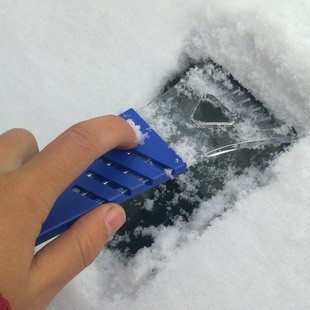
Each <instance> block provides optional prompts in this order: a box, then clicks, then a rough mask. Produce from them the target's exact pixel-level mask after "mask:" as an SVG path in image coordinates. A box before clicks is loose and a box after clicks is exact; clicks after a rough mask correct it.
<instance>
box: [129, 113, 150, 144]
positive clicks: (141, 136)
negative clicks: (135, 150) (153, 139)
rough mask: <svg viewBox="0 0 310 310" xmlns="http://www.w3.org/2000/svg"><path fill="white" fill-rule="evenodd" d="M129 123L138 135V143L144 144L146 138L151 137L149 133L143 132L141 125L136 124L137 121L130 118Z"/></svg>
mask: <svg viewBox="0 0 310 310" xmlns="http://www.w3.org/2000/svg"><path fill="white" fill-rule="evenodd" d="M127 123H128V124H129V125H130V126H131V128H132V129H133V130H134V132H135V134H136V137H137V143H138V144H144V140H145V139H147V138H148V137H149V135H148V133H147V132H145V133H143V132H142V131H141V126H140V125H136V124H135V122H134V121H133V120H132V119H128V120H127Z"/></svg>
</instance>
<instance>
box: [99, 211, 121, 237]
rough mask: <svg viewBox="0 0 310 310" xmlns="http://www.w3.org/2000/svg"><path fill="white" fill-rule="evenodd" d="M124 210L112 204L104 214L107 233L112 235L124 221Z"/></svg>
mask: <svg viewBox="0 0 310 310" xmlns="http://www.w3.org/2000/svg"><path fill="white" fill-rule="evenodd" d="M125 219H126V218H125V214H124V210H123V209H122V207H120V206H113V207H112V208H111V209H110V210H109V211H108V213H107V214H106V216H105V219H104V220H105V224H106V228H107V231H108V234H109V238H110V237H112V236H113V235H114V234H115V233H116V232H117V231H118V230H119V229H120V228H121V227H122V226H123V224H124V223H125Z"/></svg>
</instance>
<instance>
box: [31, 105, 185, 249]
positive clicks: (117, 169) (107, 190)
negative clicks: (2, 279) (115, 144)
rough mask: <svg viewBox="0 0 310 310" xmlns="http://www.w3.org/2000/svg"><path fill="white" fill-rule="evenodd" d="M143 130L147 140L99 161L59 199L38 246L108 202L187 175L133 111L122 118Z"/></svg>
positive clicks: (157, 136) (164, 145)
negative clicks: (183, 174) (181, 175)
mask: <svg viewBox="0 0 310 310" xmlns="http://www.w3.org/2000/svg"><path fill="white" fill-rule="evenodd" d="M120 116H121V117H123V118H124V119H126V120H132V121H133V122H134V124H135V125H138V126H140V131H141V132H142V134H143V136H145V139H144V141H143V144H139V145H138V146H137V147H135V148H134V149H132V150H129V151H122V150H112V151H110V152H108V153H105V154H103V155H102V156H101V157H99V158H98V159H96V160H95V161H94V162H93V163H92V164H91V165H90V166H89V168H88V169H87V170H85V171H84V172H83V173H82V174H81V175H80V176H79V177H78V178H77V179H76V180H75V181H74V182H73V183H72V184H71V185H70V186H69V187H68V188H67V189H66V190H65V191H64V192H63V193H62V194H61V195H60V196H59V198H58V199H57V201H56V202H55V205H54V206H53V208H52V210H51V212H50V214H49V216H48V218H47V219H46V221H45V222H44V223H43V226H42V229H41V232H40V235H39V237H38V238H37V241H36V244H37V245H38V244H40V243H42V242H44V241H47V240H49V239H50V238H53V237H55V236H57V235H58V234H60V233H61V232H63V231H65V230H66V229H67V228H69V227H70V226H71V225H72V224H73V223H74V222H75V221H76V220H77V219H78V218H79V217H81V216H82V215H84V214H85V213H87V212H89V211H90V210H92V209H94V208H96V207H98V206H99V205H101V204H103V203H106V202H116V203H122V202H124V201H126V200H128V199H130V198H132V197H135V196H136V195H139V194H141V193H143V192H145V191H147V190H149V189H151V188H153V187H155V186H157V185H159V184H161V183H164V182H166V181H168V180H170V179H171V178H172V177H176V176H178V175H180V174H182V173H184V172H185V171H186V164H185V163H184V162H183V160H182V159H181V158H180V157H179V156H178V155H177V154H176V153H175V152H174V151H173V149H171V148H170V147H169V146H168V145H167V144H166V143H165V141H163V140H162V139H161V138H160V136H159V135H158V134H157V133H156V132H155V131H154V130H153V129H151V128H150V127H149V125H148V124H147V123H146V122H145V121H144V120H143V119H142V118H141V117H140V116H139V115H138V113H137V112H136V111H135V110H133V109H130V110H128V111H126V112H124V113H122V114H121V115H120Z"/></svg>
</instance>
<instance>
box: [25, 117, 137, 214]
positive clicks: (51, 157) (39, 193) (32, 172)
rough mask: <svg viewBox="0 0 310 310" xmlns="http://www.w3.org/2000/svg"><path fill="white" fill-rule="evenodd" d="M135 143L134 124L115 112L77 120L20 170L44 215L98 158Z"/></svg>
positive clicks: (128, 147)
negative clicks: (132, 125) (114, 113)
mask: <svg viewBox="0 0 310 310" xmlns="http://www.w3.org/2000/svg"><path fill="white" fill-rule="evenodd" d="M136 144H137V137H136V134H135V133H134V131H133V129H132V127H131V126H130V125H129V124H128V122H127V121H125V120H124V119H122V118H121V117H118V116H114V115H109V116H102V117H97V118H94V119H91V120H88V121H84V122H81V123H78V124H75V125H73V126H72V127H70V128H69V129H68V130H66V131H65V132H64V133H62V134H61V135H60V136H58V137H57V138H56V139H55V140H54V141H53V142H51V143H50V144H49V145H48V146H46V147H45V148H44V149H43V150H42V151H41V152H40V153H39V154H37V155H36V156H35V157H34V158H33V159H32V160H30V161H29V162H28V163H27V164H25V165H24V166H23V167H22V171H21V172H22V174H24V176H25V178H27V183H28V184H29V185H30V186H31V192H32V195H33V196H36V197H37V200H38V201H37V202H38V205H39V206H38V207H39V208H41V207H42V208H43V219H44V220H45V218H46V217H47V215H48V213H49V211H50V209H51V207H52V206H53V204H54V202H55V201H56V199H57V198H58V196H59V195H60V194H61V193H62V192H63V191H64V190H65V189H66V188H67V187H68V186H69V185H70V183H72V182H73V181H74V179H76V178H77V177H78V176H79V175H80V174H81V173H82V172H83V171H84V170H85V169H86V168H87V167H88V166H89V165H90V164H91V163H92V162H93V161H94V160H95V159H96V158H98V157H99V156H100V155H102V154H104V153H106V152H108V151H109V150H111V149H113V148H121V149H130V148H133V147H135V146H136ZM34 200H35V199H34ZM40 204H41V205H42V206H40ZM35 207H36V206H35Z"/></svg>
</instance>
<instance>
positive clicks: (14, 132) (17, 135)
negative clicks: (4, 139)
mask: <svg viewBox="0 0 310 310" xmlns="http://www.w3.org/2000/svg"><path fill="white" fill-rule="evenodd" d="M8 133H9V135H10V137H11V139H12V140H18V141H26V142H30V143H34V144H37V142H36V139H35V137H34V136H33V134H32V133H31V132H30V131H29V130H28V129H25V128H13V129H11V130H10V131H9V132H8Z"/></svg>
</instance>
